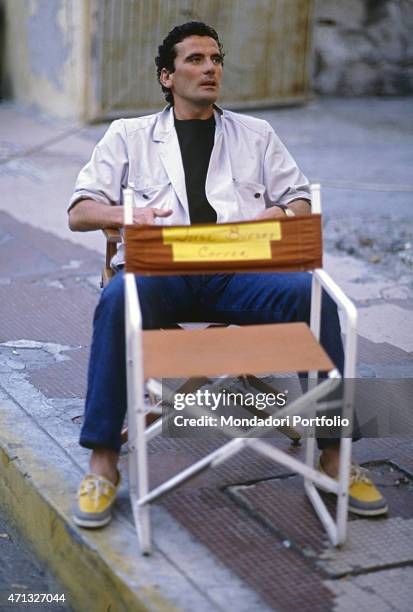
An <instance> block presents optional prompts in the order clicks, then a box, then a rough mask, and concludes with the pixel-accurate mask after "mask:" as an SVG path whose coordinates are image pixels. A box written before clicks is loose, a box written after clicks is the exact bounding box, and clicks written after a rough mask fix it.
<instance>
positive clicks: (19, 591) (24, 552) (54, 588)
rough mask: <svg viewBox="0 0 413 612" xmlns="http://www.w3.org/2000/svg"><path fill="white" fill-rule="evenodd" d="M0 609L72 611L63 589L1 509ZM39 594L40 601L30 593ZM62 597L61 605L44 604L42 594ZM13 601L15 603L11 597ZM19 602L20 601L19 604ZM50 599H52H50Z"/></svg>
mask: <svg viewBox="0 0 413 612" xmlns="http://www.w3.org/2000/svg"><path fill="white" fill-rule="evenodd" d="M0 559H1V562H0V610H1V611H2V612H6V610H10V611H12V610H15V611H16V610H26V611H30V612H31V611H32V610H38V611H39V612H40V611H41V612H46V611H50V612H57V611H59V612H70V610H71V608H70V607H69V605H68V602H67V597H66V596H65V599H66V602H65V603H62V597H61V596H62V595H63V596H64V595H65V594H64V590H63V589H62V587H60V586H59V584H58V582H57V581H56V578H55V577H54V576H53V575H52V574H51V573H50V570H48V569H46V568H45V567H44V566H43V565H42V564H41V562H40V561H39V559H37V558H36V557H35V555H34V554H33V553H32V551H31V549H30V546H29V544H28V543H27V542H26V541H25V540H24V539H23V537H22V536H21V534H20V533H19V532H18V531H17V530H16V529H15V528H14V527H13V524H12V522H11V521H10V519H9V517H8V516H7V515H5V514H4V512H3V511H2V510H1V509H0ZM36 593H37V594H39V597H38V599H39V600H40V601H39V602H38V603H34V601H29V600H30V599H31V600H35V599H37V598H36V596H34V597H32V596H31V594H33V595H35V594H36ZM44 593H45V594H51V595H59V596H60V598H61V601H60V603H53V602H51V603H47V602H46V601H44V602H43V603H41V595H40V594H44ZM10 596H12V597H13V599H14V601H12V599H11V597H10ZM18 599H19V601H17V600H18ZM49 599H50V596H49Z"/></svg>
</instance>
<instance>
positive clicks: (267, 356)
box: [124, 185, 357, 554]
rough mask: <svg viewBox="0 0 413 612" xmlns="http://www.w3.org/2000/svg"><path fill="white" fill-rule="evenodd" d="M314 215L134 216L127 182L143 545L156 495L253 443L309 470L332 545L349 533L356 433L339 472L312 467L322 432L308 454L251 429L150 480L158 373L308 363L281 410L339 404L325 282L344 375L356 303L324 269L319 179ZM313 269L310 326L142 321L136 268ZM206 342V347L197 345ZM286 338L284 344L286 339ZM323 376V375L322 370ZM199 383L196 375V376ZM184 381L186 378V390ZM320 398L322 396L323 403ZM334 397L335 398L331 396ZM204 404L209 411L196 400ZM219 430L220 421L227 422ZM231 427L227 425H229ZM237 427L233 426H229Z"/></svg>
mask: <svg viewBox="0 0 413 612" xmlns="http://www.w3.org/2000/svg"><path fill="white" fill-rule="evenodd" d="M312 196H313V198H312V202H313V203H312V211H313V214H311V215H310V216H303V217H285V218H282V219H276V220H269V221H252V222H240V223H226V224H221V225H196V226H176V227H168V226H164V227H161V226H154V225H151V226H136V225H133V224H132V222H133V221H132V220H133V212H132V210H133V192H131V191H130V190H125V192H124V220H125V249H126V264H125V334H126V362H127V399H128V428H129V481H130V483H129V487H130V498H131V504H132V509H133V516H134V520H135V524H136V528H137V532H138V537H139V542H140V547H141V551H142V553H143V554H149V553H150V552H151V526H150V504H151V503H152V502H154V501H155V500H157V499H159V498H160V497H161V496H162V495H164V494H166V493H167V492H168V491H170V490H172V489H174V488H175V487H177V486H179V485H180V484H182V483H183V482H185V481H187V480H188V479H190V478H192V477H194V476H195V475H197V474H199V473H200V472H201V471H203V470H205V469H207V468H214V467H217V466H218V465H220V464H221V463H222V462H224V461H226V460H227V459H228V458H229V457H231V456H233V455H234V454H235V453H238V452H239V451H241V450H242V449H244V448H246V447H248V448H251V449H253V450H255V451H256V452H258V453H259V454H261V455H264V456H266V457H268V458H270V459H272V460H274V461H276V462H278V463H280V464H282V465H284V466H286V467H288V468H290V469H291V470H293V471H295V472H298V473H299V474H301V475H302V476H303V477H304V486H305V491H306V493H307V495H308V497H309V499H310V501H311V503H312V505H313V507H314V509H315V511H316V513H317V515H318V517H319V519H320V521H321V523H322V524H323V526H324V528H325V530H326V532H327V535H328V537H329V539H330V541H331V543H332V544H333V545H336V546H337V545H340V544H343V543H344V541H345V538H346V527H347V514H348V484H349V472H350V460H351V437H342V438H341V445H340V456H339V460H340V463H339V476H338V479H337V480H335V479H333V478H330V477H329V476H326V475H324V474H321V473H320V472H319V471H318V470H317V469H315V438H314V436H312V437H311V436H309V437H308V438H307V446H306V457H305V462H301V461H299V460H297V459H295V458H294V457H291V456H290V455H288V454H287V453H285V452H284V451H282V450H280V449H278V448H275V447H274V446H272V445H271V444H269V443H268V442H266V441H263V440H262V439H260V438H259V437H253V436H254V435H257V432H256V431H255V430H251V431H250V432H248V434H247V435H246V436H244V437H236V438H233V439H232V440H230V441H228V442H226V443H225V444H223V445H222V446H221V447H219V448H218V449H216V450H214V451H213V452H211V453H209V454H208V455H207V456H205V457H203V458H202V459H200V460H198V461H196V462H195V463H194V464H192V465H191V466H189V467H188V468H186V469H184V470H183V471H181V472H180V473H178V474H177V475H175V476H173V477H172V478H170V479H169V480H167V481H166V482H164V483H162V484H161V485H159V486H157V487H156V488H155V489H152V490H150V487H149V477H148V453H147V444H148V442H149V440H151V439H152V438H153V437H154V436H156V435H158V434H159V433H160V432H161V429H162V423H161V420H160V419H159V420H158V421H157V422H155V423H154V424H153V425H151V426H150V427H149V428H146V427H145V416H146V414H147V412H148V410H149V411H154V410H155V411H156V410H158V411H159V408H148V407H147V406H146V405H145V402H144V394H145V384H146V385H147V387H148V388H149V389H151V390H152V391H154V392H156V393H157V394H160V392H161V391H160V385H159V379H161V380H162V379H163V378H166V379H168V378H169V379H171V378H177V379H179V378H183V379H185V378H186V379H195V380H196V379H198V380H199V381H200V382H201V381H205V377H222V376H239V375H261V374H264V373H268V372H292V371H295V372H300V373H302V372H307V373H308V376H309V384H308V390H307V392H306V393H305V394H303V395H302V396H300V397H298V398H297V399H295V400H294V401H293V402H292V403H291V404H289V405H287V406H286V407H285V408H282V409H281V410H279V411H278V412H277V417H278V418H282V417H284V416H287V415H293V414H297V413H302V412H306V413H308V414H309V415H310V416H311V415H313V414H315V412H316V410H320V408H321V407H322V408H323V409H324V408H329V407H331V405H337V401H335V402H329V401H327V400H326V396H328V394H330V393H331V391H332V390H333V389H334V388H336V387H337V386H338V384H339V383H340V380H341V376H340V373H339V372H338V371H337V369H336V368H335V366H334V364H333V363H332V362H331V360H330V359H329V357H328V356H327V354H326V353H325V351H324V350H323V348H322V347H321V346H320V344H319V337H320V319H321V295H322V288H324V290H325V291H326V292H327V293H328V294H329V295H330V296H331V298H332V299H333V300H334V301H335V302H336V304H337V306H338V307H339V308H340V309H341V310H342V312H343V313H344V315H345V316H346V320H347V329H346V342H345V366H344V378H354V376H355V361H356V338H357V333H356V325H357V312H356V309H355V307H354V305H353V304H352V302H351V301H350V300H349V299H348V298H347V297H346V296H345V295H344V293H343V292H342V290H341V289H340V288H339V287H338V286H337V285H336V284H335V283H334V281H333V280H332V279H331V278H330V277H329V276H328V275H327V273H326V272H325V271H324V270H322V267H321V266H322V230H321V205H320V188H319V186H318V185H314V186H312ZM265 271H267V272H286V271H288V272H290V271H312V293H311V317H310V327H308V325H307V324H306V323H281V324H271V325H251V326H242V327H221V328H220V327H218V328H207V329H202V330H201V329H190V330H187V331H186V332H185V333H183V332H182V331H179V330H175V329H173V330H162V331H161V330H142V317H141V311H140V306H139V299H138V291H137V286H136V282H135V274H140V275H154V274H155V275H167V274H213V273H218V272H229V273H231V272H265ZM201 345H202V349H203V350H202V351H199V347H200V346H201ZM280 346H281V347H283V350H282V351H279V347H280ZM319 372H323V373H324V374H325V376H326V378H325V379H323V380H322V382H318V374H319ZM191 384H192V383H191ZM183 388H184V387H181V389H180V391H181V392H182V390H183ZM316 402H321V403H320V404H318V406H316ZM330 404H331V405H330ZM342 407H343V415H344V416H346V417H347V418H350V422H351V416H352V409H353V397H352V387H351V386H344V392H343V403H342ZM197 411H198V414H199V413H200V412H202V410H201V409H200V408H197ZM221 431H222V430H221ZM224 433H228V432H224ZM232 435H233V434H232ZM316 486H317V487H319V488H322V489H323V490H325V491H328V492H332V493H336V494H337V510H336V515H335V517H334V518H333V516H332V515H331V514H330V513H329V511H328V510H327V508H326V505H325V504H324V501H323V500H322V498H321V496H320V494H319V492H318V490H317V488H316Z"/></svg>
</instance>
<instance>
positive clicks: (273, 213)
mask: <svg viewBox="0 0 413 612" xmlns="http://www.w3.org/2000/svg"><path fill="white" fill-rule="evenodd" d="M279 217H285V212H284V211H283V209H282V208H280V207H279V206H271V208H266V209H265V210H263V211H262V212H260V213H259V214H258V215H257V216H256V217H255V219H256V220H257V221H258V220H261V221H266V220H268V219H277V218H279Z"/></svg>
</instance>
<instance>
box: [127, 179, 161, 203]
mask: <svg viewBox="0 0 413 612" xmlns="http://www.w3.org/2000/svg"><path fill="white" fill-rule="evenodd" d="M129 187H130V188H131V189H132V191H133V195H134V201H135V206H136V207H139V208H146V207H149V206H150V207H154V208H167V207H168V204H169V201H170V196H171V183H170V182H168V183H161V184H158V185H152V184H148V185H144V186H137V185H136V184H130V185H129Z"/></svg>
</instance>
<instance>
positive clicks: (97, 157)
mask: <svg viewBox="0 0 413 612" xmlns="http://www.w3.org/2000/svg"><path fill="white" fill-rule="evenodd" d="M215 122H216V128H215V141H214V147H213V149H212V153H211V159H210V163H209V168H208V174H207V178H206V184H205V191H206V196H207V198H208V201H209V203H210V204H211V206H212V207H213V208H214V209H215V210H216V213H217V223H225V222H232V221H241V220H251V219H253V218H254V217H256V215H257V214H258V213H259V212H260V211H262V210H264V208H265V207H268V206H271V205H274V204H288V203H289V202H291V201H292V200H296V199H300V198H303V199H306V200H310V190H309V184H308V181H307V179H306V177H305V176H304V175H303V174H302V172H301V171H300V170H299V168H298V167H297V164H296V163H295V161H294V159H293V158H292V157H291V155H290V154H289V153H288V151H287V149H286V148H285V146H284V145H283V144H282V142H281V140H280V139H279V138H278V136H277V135H276V134H275V132H274V131H273V129H272V128H271V126H270V125H269V123H268V122H267V121H264V120H262V119H256V118H255V117H250V116H248V115H241V114H238V113H233V112H231V111H222V110H221V109H220V108H218V107H215ZM126 186H128V187H131V188H132V189H133V191H134V194H135V205H136V206H139V207H149V206H154V207H156V208H161V209H171V210H172V211H173V214H172V215H171V216H170V217H167V218H158V219H156V222H157V223H159V224H164V225H186V224H189V223H190V217H189V211H188V200H187V196H186V188H185V175H184V169H183V165H182V158H181V152H180V148H179V142H178V137H177V134H176V130H175V126H174V115H173V109H172V108H171V107H166V108H165V109H164V110H163V111H162V112H160V113H157V114H154V115H148V116H146V117H138V118H136V119H119V120H117V121H114V122H113V123H112V124H111V126H110V127H109V129H108V131H107V132H106V134H105V135H104V136H103V138H102V140H101V141H100V142H99V143H98V144H97V145H96V147H95V149H94V151H93V154H92V158H91V160H90V161H89V162H88V163H87V164H86V166H85V167H84V168H83V169H82V170H81V172H80V174H79V176H78V179H77V182H76V186H75V191H74V193H73V196H72V198H71V200H70V206H69V208H70V207H71V206H73V204H74V203H75V202H77V201H78V200H79V199H81V198H91V199H94V200H98V201H99V202H103V203H105V204H112V205H113V204H115V205H116V204H122V189H123V188H124V187H126ZM119 263H120V259H119V258H117V262H116V264H119Z"/></svg>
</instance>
